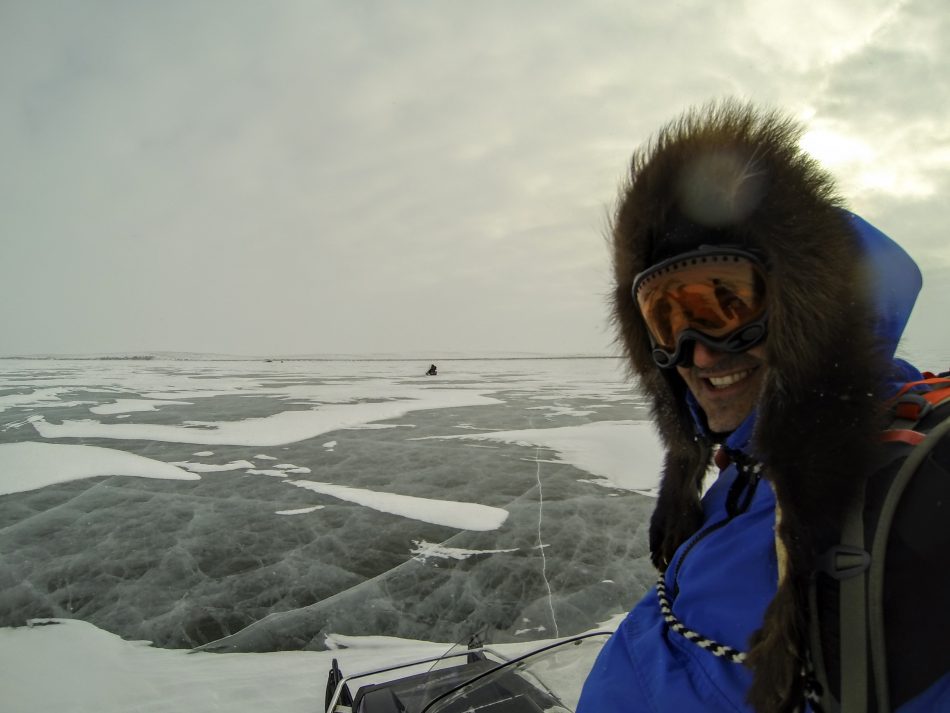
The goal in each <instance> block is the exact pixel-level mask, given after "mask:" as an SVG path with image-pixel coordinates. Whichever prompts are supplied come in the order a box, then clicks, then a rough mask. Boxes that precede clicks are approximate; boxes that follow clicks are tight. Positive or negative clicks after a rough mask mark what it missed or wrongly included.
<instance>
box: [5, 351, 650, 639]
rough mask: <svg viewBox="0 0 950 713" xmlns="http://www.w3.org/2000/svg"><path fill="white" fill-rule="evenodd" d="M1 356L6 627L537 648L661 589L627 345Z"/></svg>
mask: <svg viewBox="0 0 950 713" xmlns="http://www.w3.org/2000/svg"><path fill="white" fill-rule="evenodd" d="M427 366H428V364H423V363H421V362H408V361H332V362H331V361H285V362H276V361H275V362H263V361H216V362H211V361H207V362H204V361H171V360H169V361H160V360H152V361H137V360H136V361H133V360H128V361H113V360H98V361H97V360H89V361H84V360H69V361H67V360H63V361H52V360H3V361H0V626H18V625H22V624H23V623H25V622H26V621H27V620H29V619H33V618H38V617H58V618H71V619H81V620H84V621H86V622H89V623H91V624H94V625H95V626H97V627H99V628H101V629H104V630H106V631H109V632H112V633H114V634H117V635H119V636H121V637H123V638H125V639H127V640H148V641H152V642H154V643H155V645H157V646H161V647H167V648H192V647H197V646H205V647H206V648H208V649H210V650H217V651H276V650H289V649H311V650H320V649H323V648H325V647H326V642H327V637H328V636H334V635H342V636H368V635H385V636H399V637H405V638H409V639H422V640H430V641H462V640H467V639H468V637H469V636H471V635H472V634H473V633H476V632H479V633H481V634H482V636H483V638H485V639H487V640H490V641H495V642H518V641H526V640H533V639H541V638H549V637H550V636H552V635H561V636H564V635H567V634H572V633H577V632H580V631H584V630H587V629H590V628H591V627H594V626H596V625H597V623H598V622H601V621H604V620H605V619H608V618H610V617H611V616H614V615H616V614H617V613H619V612H621V611H625V610H627V609H629V607H630V606H631V604H632V603H633V602H634V601H635V600H636V599H637V598H638V597H639V596H640V594H642V592H643V591H644V590H645V589H646V588H647V587H648V586H649V585H650V584H651V583H652V578H653V574H652V567H651V566H650V564H649V558H648V557H647V545H646V527H647V522H648V519H649V514H650V511H651V509H652V506H653V500H652V491H653V489H654V488H655V485H656V477H657V472H658V470H659V463H660V450H659V446H658V443H657V441H656V437H655V435H654V433H653V430H652V428H651V427H650V425H649V424H648V423H647V422H646V419H647V418H648V413H647V410H646V406H645V404H644V402H643V401H642V399H641V398H640V397H639V396H638V394H637V393H636V390H635V388H634V387H633V386H632V385H631V384H629V383H627V382H626V380H625V378H624V374H623V372H622V365H621V362H620V360H615V359H519V360H453V361H444V362H441V363H439V376H437V377H425V376H423V372H424V371H425V369H426V367H427Z"/></svg>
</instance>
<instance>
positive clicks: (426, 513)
mask: <svg viewBox="0 0 950 713" xmlns="http://www.w3.org/2000/svg"><path fill="white" fill-rule="evenodd" d="M288 482H289V483H290V485H296V486H297V487H298V488H306V489H307V490H312V491H313V492H315V493H320V494H322V495H329V496H331V497H334V498H337V499H339V500H345V501H347V502H351V503H356V504H357V505H362V506H363V507H368V508H372V509H373V510H378V511H379V512H385V513H389V514H391V515H400V516H401V517H407V518H410V519H413V520H420V521H421V522H428V523H431V524H433V525H444V526H445V527H452V528H455V529H458V530H475V531H479V532H485V531H488V530H497V529H498V528H499V527H501V526H502V525H503V524H504V522H505V520H506V519H507V518H508V511H507V510H503V509H501V508H496V507H491V506H488V505H479V504H477V503H464V502H458V501H456V500H434V499H432V498H418V497H414V496H411V495H397V494H395V493H382V492H379V491H376V490H366V489H363V488H351V487H348V486H345V485H333V484H332V483H318V482H314V481H312V480H291V481H288Z"/></svg>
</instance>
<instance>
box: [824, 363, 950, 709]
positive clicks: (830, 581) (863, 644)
mask: <svg viewBox="0 0 950 713" xmlns="http://www.w3.org/2000/svg"><path fill="white" fill-rule="evenodd" d="M925 377H926V378H925V379H924V380H923V381H916V382H911V383H908V384H905V385H904V387H903V388H901V390H900V391H899V392H898V394H897V396H895V397H894V400H893V401H892V411H893V417H894V418H893V422H892V423H891V425H890V426H889V427H888V428H887V429H885V431H884V432H883V433H882V438H881V440H882V441H883V444H882V446H881V453H882V465H881V466H880V467H879V468H878V469H877V471H876V472H875V473H874V474H873V475H872V476H871V477H870V478H869V479H868V481H867V482H866V484H865V489H864V493H863V496H862V497H859V498H858V501H859V502H857V503H856V504H855V505H853V506H852V507H851V509H850V511H849V512H848V513H847V514H846V516H845V522H844V523H843V526H842V531H841V538H840V539H841V542H840V543H839V544H837V545H836V546H834V547H832V548H831V549H829V550H828V552H826V553H825V554H824V555H823V556H821V557H819V559H818V565H817V568H816V574H815V576H814V577H813V578H812V582H811V586H810V591H809V610H810V616H809V652H810V669H811V670H810V672H809V675H808V676H807V679H808V683H807V685H806V691H807V694H806V697H807V699H808V701H809V703H810V704H811V706H812V708H813V710H815V711H822V712H823V713H837V712H838V711H844V712H845V713H872V712H873V713H889V712H890V711H891V710H893V709H894V708H897V707H898V706H900V705H902V704H903V703H906V702H907V701H909V700H911V699H912V698H914V696H916V695H918V694H920V693H922V692H923V691H925V690H927V688H929V687H930V686H931V685H932V684H933V683H935V682H936V681H937V680H939V679H940V678H941V677H943V676H944V675H945V674H947V672H948V671H950V567H945V566H944V563H945V562H946V557H947V554H948V553H950V378H948V377H950V372H947V373H945V374H941V375H940V376H939V377H935V376H934V375H933V374H929V373H928V374H925Z"/></svg>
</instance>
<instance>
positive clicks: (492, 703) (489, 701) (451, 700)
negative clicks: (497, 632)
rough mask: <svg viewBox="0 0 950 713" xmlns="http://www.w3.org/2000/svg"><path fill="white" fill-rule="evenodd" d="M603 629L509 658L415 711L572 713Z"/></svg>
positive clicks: (606, 635) (601, 642) (603, 637)
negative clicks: (542, 712)
mask: <svg viewBox="0 0 950 713" xmlns="http://www.w3.org/2000/svg"><path fill="white" fill-rule="evenodd" d="M608 638H610V633H609V632H596V633H591V634H584V635H581V636H577V637H572V638H570V639H566V640H563V641H558V642H556V643H554V644H550V645H548V646H544V647H541V648H539V649H535V650H534V651H532V652H529V653H527V654H523V655H521V656H517V657H515V658H512V659H511V660H509V661H506V662H504V663H502V664H500V665H497V666H494V667H493V668H491V669H490V670H488V671H484V672H477V673H475V675H473V676H472V677H471V678H470V679H469V680H468V681H466V682H465V683H462V684H461V685H459V686H457V687H455V688H453V689H451V690H448V691H446V692H444V693H442V694H441V695H440V696H439V697H437V698H435V699H433V700H431V701H430V702H428V704H427V705H426V706H425V707H424V708H422V709H421V710H420V713H475V712H479V711H485V713H488V712H489V711H490V712H491V713H533V712H538V713H540V712H541V711H544V712H545V713H573V711H574V710H575V709H576V707H577V702H578V700H579V699H580V695H581V689H582V688H583V685H584V681H585V680H586V678H587V675H588V674H589V673H590V670H591V668H592V667H593V665H594V660H595V659H596V658H597V654H598V653H600V649H601V648H602V647H603V645H604V643H606V641H607V639H608Z"/></svg>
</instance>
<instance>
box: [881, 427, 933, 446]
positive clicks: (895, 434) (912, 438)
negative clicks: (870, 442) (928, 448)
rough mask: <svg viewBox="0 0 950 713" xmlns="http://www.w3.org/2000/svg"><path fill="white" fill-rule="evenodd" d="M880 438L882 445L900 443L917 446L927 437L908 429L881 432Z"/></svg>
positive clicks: (891, 429)
mask: <svg viewBox="0 0 950 713" xmlns="http://www.w3.org/2000/svg"><path fill="white" fill-rule="evenodd" d="M880 438H881V442H882V443H897V442H900V443H907V444H909V445H912V446H916V445H917V444H919V443H920V442H921V441H923V440H924V438H926V436H925V435H924V434H923V433H921V432H920V431H911V430H910V429H908V428H889V429H887V430H886V431H881V437H880Z"/></svg>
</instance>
